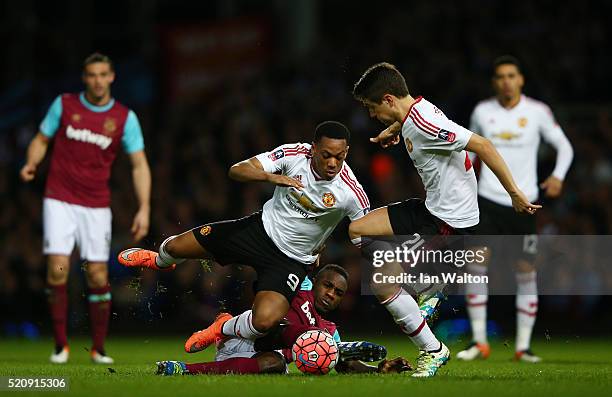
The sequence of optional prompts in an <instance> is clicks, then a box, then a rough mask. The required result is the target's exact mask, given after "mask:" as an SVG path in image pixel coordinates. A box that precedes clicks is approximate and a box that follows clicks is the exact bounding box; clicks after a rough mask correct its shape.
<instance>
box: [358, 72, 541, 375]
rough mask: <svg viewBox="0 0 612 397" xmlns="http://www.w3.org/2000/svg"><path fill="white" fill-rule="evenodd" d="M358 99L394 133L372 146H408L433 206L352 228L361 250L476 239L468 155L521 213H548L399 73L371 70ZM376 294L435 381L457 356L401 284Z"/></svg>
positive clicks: (395, 207) (488, 148)
mask: <svg viewBox="0 0 612 397" xmlns="http://www.w3.org/2000/svg"><path fill="white" fill-rule="evenodd" d="M353 95H354V96H355V98H356V99H357V100H359V101H360V102H361V103H362V104H363V105H364V106H365V107H366V108H367V109H368V112H369V114H370V116H371V117H375V118H376V119H378V120H379V121H380V122H381V123H383V124H384V125H386V126H388V128H387V129H386V130H384V131H383V132H381V133H380V134H379V135H378V136H377V137H376V138H372V139H371V141H372V142H377V143H380V144H381V145H382V146H383V147H389V146H392V145H397V144H398V143H399V142H400V141H402V140H403V142H404V143H405V145H406V150H407V151H408V155H409V156H410V158H411V160H412V162H413V163H414V165H415V167H416V169H417V171H418V173H419V175H420V176H421V179H422V181H423V185H424V187H425V190H426V199H425V201H422V200H406V201H404V202H401V203H396V204H391V205H389V206H386V207H382V208H378V209H377V210H375V211H372V212H371V213H369V214H368V215H366V216H364V217H363V218H361V219H359V220H357V221H354V222H352V223H351V224H350V226H349V233H350V236H351V239H352V241H353V242H354V243H355V244H356V245H357V246H361V244H362V239H361V237H362V236H390V235H406V236H413V235H414V234H417V235H420V236H433V235H448V234H457V235H469V234H473V233H474V227H475V226H476V225H477V224H478V221H479V213H478V201H477V186H476V176H475V174H474V170H473V167H472V164H471V162H470V159H469V157H468V154H467V153H466V150H469V151H471V152H474V153H476V154H477V155H478V157H480V159H481V160H482V161H483V162H484V163H485V164H487V166H488V167H489V168H490V169H491V171H493V173H494V174H495V175H496V177H497V178H498V179H499V180H500V182H501V184H502V185H503V186H504V188H505V190H506V192H507V193H508V194H509V195H510V197H511V199H512V205H513V207H514V209H515V210H516V211H517V212H526V213H529V214H533V213H535V211H536V210H537V209H538V208H541V206H539V205H533V204H531V203H530V202H529V200H528V199H527V198H526V197H525V195H524V194H523V192H522V191H521V190H520V189H519V187H518V186H517V185H516V183H515V182H514V179H513V178H512V175H511V173H510V171H509V169H508V167H507V166H506V164H505V163H504V160H503V159H502V158H501V156H500V155H499V153H498V152H497V151H496V150H495V147H494V146H493V145H492V144H491V142H490V141H489V140H488V139H486V138H483V137H481V136H479V135H476V134H472V132H470V131H469V130H467V129H465V128H463V127H461V126H460V125H458V124H456V123H454V122H453V121H451V120H449V119H448V118H447V117H446V116H445V115H444V113H443V112H442V111H441V110H440V109H438V108H437V107H436V106H434V105H433V104H432V103H430V102H428V101H427V100H425V99H423V98H422V97H418V98H416V99H415V98H413V97H412V96H410V94H409V92H408V87H407V86H406V81H405V79H404V77H403V76H402V75H401V73H400V72H399V71H398V70H397V68H396V67H395V66H393V65H391V64H389V63H379V64H376V65H374V66H372V67H370V68H369V69H368V70H366V71H365V73H364V74H363V75H362V76H361V78H360V79H359V81H358V82H357V83H356V84H355V87H354V90H353ZM364 248H366V247H364ZM366 249H367V248H366ZM371 287H372V290H373V292H374V293H375V295H376V296H377V298H378V299H379V301H380V302H381V303H382V304H383V305H385V307H386V308H387V310H388V311H389V312H390V313H391V315H392V316H393V318H394V319H395V322H396V323H398V324H399V325H400V327H401V329H402V331H404V332H405V333H406V334H408V336H409V337H410V338H411V340H412V341H413V342H414V343H415V344H416V345H417V346H418V348H419V350H420V351H421V353H420V355H419V357H418V360H417V370H416V371H415V373H414V374H413V375H412V376H414V377H430V376H434V375H435V373H436V372H437V370H438V369H439V368H440V366H442V365H444V364H445V363H446V362H447V361H448V359H449V357H450V352H449V350H448V348H447V347H446V346H445V345H444V344H443V343H442V342H440V341H439V340H438V339H437V338H436V337H435V335H434V334H433V333H432V332H431V330H430V329H429V327H428V325H427V323H426V322H425V320H424V318H423V316H422V315H421V312H420V310H419V306H418V305H417V303H416V301H415V300H414V299H413V298H412V297H411V296H410V295H409V294H408V293H407V292H406V291H405V290H404V289H403V288H402V287H401V285H396V284H376V283H371Z"/></svg>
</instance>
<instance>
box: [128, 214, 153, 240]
mask: <svg viewBox="0 0 612 397" xmlns="http://www.w3.org/2000/svg"><path fill="white" fill-rule="evenodd" d="M149 212H150V211H149V209H148V208H141V209H139V210H138V212H137V213H136V215H135V216H134V221H133V222H132V228H131V229H130V232H132V237H133V238H134V241H135V242H138V241H140V240H142V238H143V237H144V236H146V235H147V233H149Z"/></svg>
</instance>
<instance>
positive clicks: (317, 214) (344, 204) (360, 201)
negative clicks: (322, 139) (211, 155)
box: [256, 143, 370, 264]
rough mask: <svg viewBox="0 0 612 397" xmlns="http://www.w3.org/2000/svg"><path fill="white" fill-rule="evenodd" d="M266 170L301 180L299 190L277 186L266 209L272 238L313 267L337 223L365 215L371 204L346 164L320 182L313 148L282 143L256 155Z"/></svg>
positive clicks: (288, 251) (286, 250) (283, 248)
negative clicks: (315, 168)
mask: <svg viewBox="0 0 612 397" xmlns="http://www.w3.org/2000/svg"><path fill="white" fill-rule="evenodd" d="M256 158H257V159H258V160H259V162H260V163H261V165H262V166H263V168H264V170H265V171H267V172H272V173H279V174H283V175H287V176H289V177H292V178H296V179H298V180H299V181H300V182H302V184H303V185H304V188H303V189H302V190H301V191H300V190H298V189H295V188H293V187H282V186H277V187H276V189H274V195H273V196H272V198H271V199H270V200H268V201H267V202H266V203H265V204H264V206H263V215H262V218H263V224H264V228H265V229H266V233H267V234H268V236H269V237H270V238H271V239H272V241H274V243H275V244H276V246H277V247H278V248H279V249H280V250H281V251H282V252H283V253H284V254H285V255H287V256H288V257H290V258H293V259H295V260H297V261H299V262H302V263H306V264H310V263H313V262H314V261H315V260H316V259H317V255H318V253H319V250H320V249H321V247H322V246H323V244H324V243H325V240H327V237H329V235H330V234H331V232H332V231H333V230H334V229H335V228H336V226H337V225H338V223H340V221H341V220H342V219H343V218H344V217H345V216H348V217H349V218H350V219H351V220H356V219H359V218H361V217H362V216H364V215H365V214H366V213H367V212H368V211H369V208H370V202H369V200H368V196H367V195H366V193H365V191H364V190H363V188H362V187H361V184H360V183H359V182H358V181H357V178H355V175H354V174H353V171H351V169H350V167H349V166H348V164H347V163H346V162H344V165H343V166H342V170H341V171H340V172H339V173H338V174H337V175H336V176H335V177H334V179H332V180H325V179H321V178H319V177H318V176H317V175H316V174H315V171H314V169H313V168H312V159H311V145H309V144H307V143H295V144H288V145H282V146H279V147H277V148H276V149H274V150H272V151H270V152H266V153H261V154H259V155H257V156H256Z"/></svg>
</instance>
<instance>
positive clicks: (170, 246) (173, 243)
mask: <svg viewBox="0 0 612 397" xmlns="http://www.w3.org/2000/svg"><path fill="white" fill-rule="evenodd" d="M178 245H179V243H178V241H177V239H176V236H174V238H171V239H169V240H168V241H166V244H165V245H164V250H165V251H166V253H167V254H168V255H170V256H172V257H174V258H178V257H179V254H178V251H179V247H178Z"/></svg>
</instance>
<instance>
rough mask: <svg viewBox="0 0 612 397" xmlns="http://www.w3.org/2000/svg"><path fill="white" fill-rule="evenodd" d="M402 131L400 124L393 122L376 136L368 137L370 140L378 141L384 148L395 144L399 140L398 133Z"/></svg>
mask: <svg viewBox="0 0 612 397" xmlns="http://www.w3.org/2000/svg"><path fill="white" fill-rule="evenodd" d="M401 132H402V124H401V123H399V122H397V121H396V122H395V123H393V124H391V125H390V126H389V127H387V128H385V129H384V130H383V131H382V132H381V133H380V134H378V135H377V136H375V137H373V138H370V142H372V143H378V144H380V146H381V147H382V148H384V149H386V148H388V147H390V146H394V145H397V144H398V143H399V142H400V133H401Z"/></svg>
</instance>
